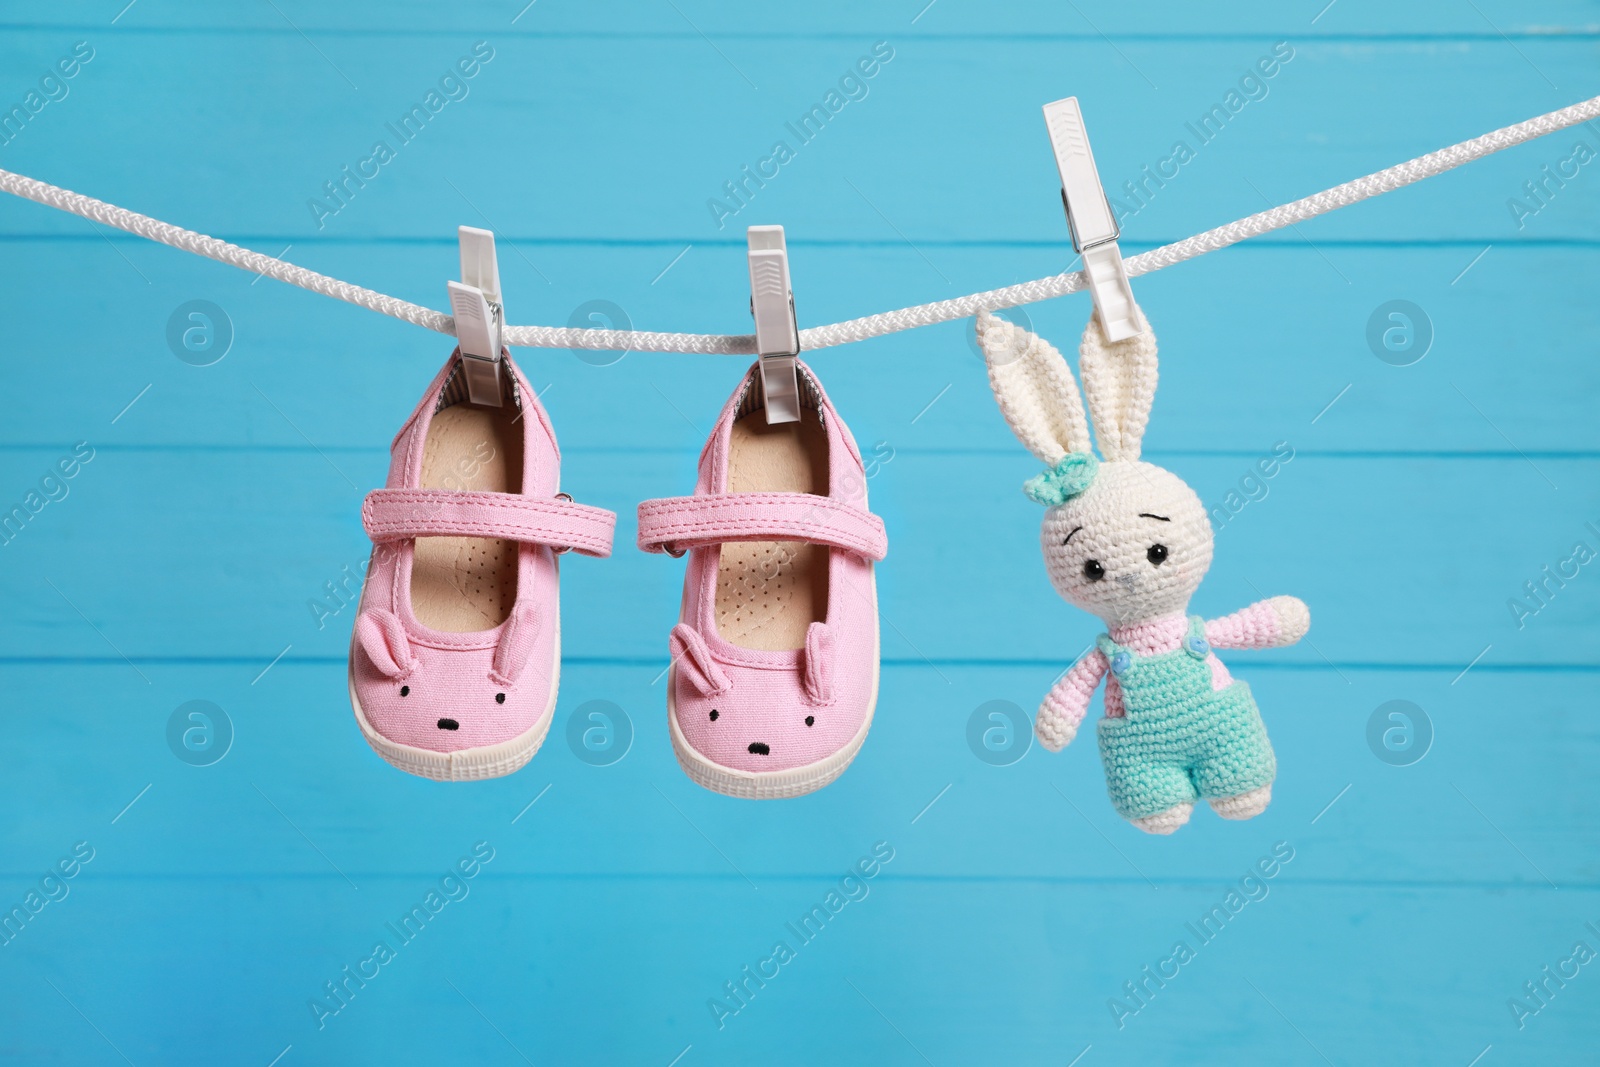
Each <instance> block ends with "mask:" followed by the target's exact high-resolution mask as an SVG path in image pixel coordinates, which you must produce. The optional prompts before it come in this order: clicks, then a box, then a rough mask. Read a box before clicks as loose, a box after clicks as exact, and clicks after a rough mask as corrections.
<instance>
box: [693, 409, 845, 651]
mask: <svg viewBox="0 0 1600 1067" xmlns="http://www.w3.org/2000/svg"><path fill="white" fill-rule="evenodd" d="M728 492H730V493H815V494H817V495H819V496H826V495H827V494H828V434H827V431H826V430H824V429H823V427H822V424H821V423H820V422H819V421H818V419H817V413H816V412H815V411H813V410H811V409H810V408H807V409H805V411H804V414H803V415H802V417H801V421H800V422H798V423H794V422H790V423H783V424H780V425H777V426H768V425H767V420H766V415H765V414H764V413H763V412H762V411H761V410H760V409H757V410H755V411H752V412H751V413H750V414H748V415H746V416H745V417H744V418H742V419H740V420H738V421H737V422H735V423H734V424H733V439H732V442H731V443H730V445H729V449H728ZM827 615H828V548H827V546H825V545H810V544H806V543H805V542H803V541H730V542H728V543H726V544H724V545H722V547H721V555H720V557H719V559H718V562H717V632H718V633H719V634H721V635H722V639H723V640H724V641H727V642H728V643H729V644H733V645H738V646H739V647H741V648H753V649H761V650H763V651H777V650H781V649H792V648H801V647H803V646H804V645H805V643H806V628H807V627H809V626H810V625H811V624H812V623H813V622H822V621H823V620H824V619H826V618H827Z"/></svg>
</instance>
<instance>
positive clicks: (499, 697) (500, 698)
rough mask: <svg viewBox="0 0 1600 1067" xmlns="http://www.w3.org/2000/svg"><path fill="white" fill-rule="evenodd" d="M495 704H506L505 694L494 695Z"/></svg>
mask: <svg viewBox="0 0 1600 1067" xmlns="http://www.w3.org/2000/svg"><path fill="white" fill-rule="evenodd" d="M494 702H495V703H496V704H504V703H505V702H506V695H505V694H504V693H496V694H495V695H494Z"/></svg>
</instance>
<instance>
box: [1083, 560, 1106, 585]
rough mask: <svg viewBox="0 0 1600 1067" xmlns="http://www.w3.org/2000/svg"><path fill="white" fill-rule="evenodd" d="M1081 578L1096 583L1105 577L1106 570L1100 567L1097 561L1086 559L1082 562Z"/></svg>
mask: <svg viewBox="0 0 1600 1067" xmlns="http://www.w3.org/2000/svg"><path fill="white" fill-rule="evenodd" d="M1083 576H1084V577H1085V578H1087V579H1089V580H1090V581H1091V582H1098V581H1099V580H1100V579H1102V578H1104V577H1105V576H1106V569H1105V568H1104V567H1102V566H1101V565H1100V561H1099V560H1097V559H1086V560H1084V561H1083Z"/></svg>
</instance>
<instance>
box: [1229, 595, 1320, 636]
mask: <svg viewBox="0 0 1600 1067" xmlns="http://www.w3.org/2000/svg"><path fill="white" fill-rule="evenodd" d="M1309 629H1311V609H1309V608H1307V607H1306V604H1305V601H1303V600H1301V599H1300V598H1299V597H1294V596H1275V597H1269V598H1268V599H1266V600H1258V601H1256V602H1255V603H1254V604H1251V605H1250V606H1249V607H1247V608H1241V609H1240V610H1238V611H1236V612H1234V613H1233V614H1232V615H1224V616H1223V617H1222V618H1220V619H1211V620H1210V621H1208V622H1207V623H1206V640H1207V641H1208V642H1210V643H1211V646H1212V647H1213V648H1281V647H1283V646H1284V645H1292V644H1294V643H1295V642H1296V641H1298V640H1300V639H1301V638H1302V637H1304V636H1305V635H1306V631H1307V630H1309Z"/></svg>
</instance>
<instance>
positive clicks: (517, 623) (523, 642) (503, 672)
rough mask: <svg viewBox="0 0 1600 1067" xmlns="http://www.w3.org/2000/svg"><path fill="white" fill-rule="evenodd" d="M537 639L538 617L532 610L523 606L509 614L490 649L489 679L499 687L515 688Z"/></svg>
mask: <svg viewBox="0 0 1600 1067" xmlns="http://www.w3.org/2000/svg"><path fill="white" fill-rule="evenodd" d="M538 637H539V616H538V614H537V613H536V612H535V611H534V610H533V608H531V607H528V606H527V605H523V606H521V607H519V608H517V609H516V610H514V611H512V613H511V617H510V618H509V619H507V620H506V625H505V629H503V630H501V631H500V640H499V642H497V643H496V644H495V647H494V661H493V663H492V665H491V669H490V671H489V677H490V679H492V680H493V681H495V682H498V683H499V684H501V685H516V684H517V679H518V678H519V677H521V676H522V671H523V668H524V667H526V666H527V665H528V658H529V657H530V656H531V655H532V654H533V646H534V643H535V642H536V641H537V640H538Z"/></svg>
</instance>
